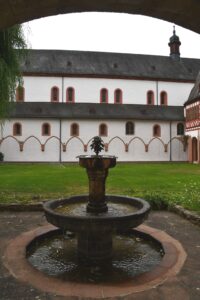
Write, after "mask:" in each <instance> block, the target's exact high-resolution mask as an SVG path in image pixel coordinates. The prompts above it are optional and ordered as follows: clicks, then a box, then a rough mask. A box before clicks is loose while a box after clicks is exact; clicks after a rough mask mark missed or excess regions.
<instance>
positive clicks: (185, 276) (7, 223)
mask: <svg viewBox="0 0 200 300" xmlns="http://www.w3.org/2000/svg"><path fill="white" fill-rule="evenodd" d="M45 224H47V223H46V220H45V218H44V215H43V213H41V212H0V257H1V264H0V300H65V299H66V300H82V299H84V300H86V298H82V297H81V298H80V297H62V296H57V295H53V294H48V293H44V292H41V291H39V290H36V289H35V288H34V287H32V286H28V285H25V284H23V283H21V282H19V281H17V280H15V279H14V278H13V277H12V275H11V274H9V272H8V271H7V269H6V268H5V267H4V266H3V264H2V257H3V254H4V251H5V248H6V246H7V244H8V242H9V241H10V240H11V239H12V238H15V237H16V236H18V235H19V234H21V233H22V232H24V231H29V230H30V229H33V228H35V227H38V226H42V225H45ZM145 224H146V225H149V226H152V227H154V228H158V229H161V230H164V231H165V232H167V233H168V234H170V235H171V236H172V237H174V238H175V239H177V240H179V242H181V243H182V245H183V247H184V249H185V251H186V252H187V255H188V257H187V260H186V262H185V264H184V266H183V268H182V270H181V272H180V273H179V274H178V275H177V276H176V277H173V278H170V279H168V280H167V281H166V282H164V283H163V284H161V285H160V286H157V287H155V288H153V289H150V290H147V291H144V292H141V293H136V294H131V295H128V296H121V297H116V298H115V299H116V300H122V299H123V300H135V299H137V300H197V299H198V300H199V299H200V258H199V257H200V227H198V226H196V225H193V224H192V223H190V222H189V221H187V220H185V219H183V218H181V217H179V216H178V215H176V214H174V213H170V212H164V211H159V212H155V211H154V212H151V214H150V216H149V219H148V221H146V222H145ZM90 299H92V298H90ZM107 299H109V298H107ZM112 299H113V298H112ZM87 300H88V298H87Z"/></svg>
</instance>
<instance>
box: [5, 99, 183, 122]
mask: <svg viewBox="0 0 200 300" xmlns="http://www.w3.org/2000/svg"><path fill="white" fill-rule="evenodd" d="M10 117H11V118H60V119H98V120H103V119H104V120H106V119H109V120H111V119H112V120H115V119H116V120H120V119H121V120H123V119H135V120H163V121H166V120H170V121H183V120H184V112H183V107H182V106H156V105H152V106H150V105H149V106H148V105H137V104H123V105H122V104H100V103H70V104H69V103H51V102H50V103H49V102H48V103H47V102H23V103H13V107H12V110H11V113H10Z"/></svg>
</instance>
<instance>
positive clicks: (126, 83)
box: [24, 76, 193, 105]
mask: <svg viewBox="0 0 200 300" xmlns="http://www.w3.org/2000/svg"><path fill="white" fill-rule="evenodd" d="M53 86H57V87H58V88H59V102H62V101H63V102H65V101H66V90H67V88H68V87H73V88H74V91H75V102H82V103H84V102H86V103H99V102H100V90H101V89H102V88H106V89H107V90H108V102H109V103H114V91H115V90H116V89H121V90H122V93H123V103H124V104H146V103H147V92H148V91H149V90H152V91H153V92H154V98H155V99H154V100H155V104H160V92H162V91H166V92H167V95H168V105H183V103H184V102H185V100H186V99H187V97H188V95H189V93H190V90H191V89H192V87H193V84H192V83H181V82H164V81H159V82H157V81H153V80H152V81H150V80H134V79H106V78H73V77H64V78H62V77H45V76H44V77H42V76H39V77H38V76H35V77H33V76H24V87H25V101H28V102H50V100H51V88H52V87H53Z"/></svg>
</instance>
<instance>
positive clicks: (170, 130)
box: [169, 121, 172, 161]
mask: <svg viewBox="0 0 200 300" xmlns="http://www.w3.org/2000/svg"><path fill="white" fill-rule="evenodd" d="M171 138H172V121H170V123H169V139H170V143H169V160H170V161H172V143H171Z"/></svg>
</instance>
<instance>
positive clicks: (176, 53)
mask: <svg viewBox="0 0 200 300" xmlns="http://www.w3.org/2000/svg"><path fill="white" fill-rule="evenodd" d="M168 45H169V47H170V57H171V58H172V59H174V60H180V49H179V48H180V45H181V42H180V40H179V37H178V36H177V35H176V28H175V25H174V26H173V35H172V36H171V37H170V39H169V43H168Z"/></svg>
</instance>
